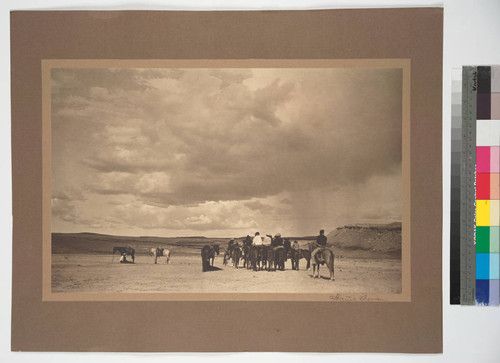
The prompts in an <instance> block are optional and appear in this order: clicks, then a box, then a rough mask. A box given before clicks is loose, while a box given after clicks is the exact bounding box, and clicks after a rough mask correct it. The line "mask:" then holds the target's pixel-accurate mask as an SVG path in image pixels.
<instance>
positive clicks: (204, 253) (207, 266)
mask: <svg viewBox="0 0 500 363" xmlns="http://www.w3.org/2000/svg"><path fill="white" fill-rule="evenodd" d="M216 253H217V255H218V254H219V253H220V252H219V245H217V244H216V245H213V246H210V245H205V246H203V248H202V249H201V266H202V268H201V270H202V271H203V272H206V271H209V270H213V266H214V259H215V254H216Z"/></svg>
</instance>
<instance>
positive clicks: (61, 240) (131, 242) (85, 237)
mask: <svg viewBox="0 0 500 363" xmlns="http://www.w3.org/2000/svg"><path fill="white" fill-rule="evenodd" d="M227 241H229V239H225V238H206V237H149V236H144V237H130V236H113V235H106V234H97V233H87V232H85V233H52V253H55V254H71V253H102V254H108V253H109V254H111V253H112V251H113V247H115V246H130V247H132V248H134V249H135V250H136V254H145V253H147V251H148V250H149V249H150V248H153V247H164V248H168V249H170V251H171V252H172V253H174V252H180V253H187V254H190V253H199V251H200V249H201V248H202V247H203V246H204V245H205V244H207V243H210V242H215V243H220V244H221V245H225V244H227Z"/></svg>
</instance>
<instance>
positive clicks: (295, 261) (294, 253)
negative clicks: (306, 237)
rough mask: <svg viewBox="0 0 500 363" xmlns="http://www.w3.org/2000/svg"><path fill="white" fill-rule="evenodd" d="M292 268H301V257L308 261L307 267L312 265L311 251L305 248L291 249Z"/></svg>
mask: <svg viewBox="0 0 500 363" xmlns="http://www.w3.org/2000/svg"><path fill="white" fill-rule="evenodd" d="M290 251H291V252H290V253H291V260H292V270H297V271H298V270H299V261H300V259H301V258H303V259H305V260H306V262H307V265H306V269H309V267H311V251H309V250H305V249H299V250H296V249H293V248H292V249H291V250H290Z"/></svg>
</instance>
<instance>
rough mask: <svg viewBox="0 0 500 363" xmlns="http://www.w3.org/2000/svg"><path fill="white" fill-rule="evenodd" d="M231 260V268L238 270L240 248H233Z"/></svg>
mask: <svg viewBox="0 0 500 363" xmlns="http://www.w3.org/2000/svg"><path fill="white" fill-rule="evenodd" d="M231 258H232V259H233V266H234V267H236V268H238V265H239V263H240V258H241V248H240V247H239V246H233V248H232V253H231Z"/></svg>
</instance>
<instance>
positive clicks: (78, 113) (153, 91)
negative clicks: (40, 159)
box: [51, 68, 402, 235]
mask: <svg viewBox="0 0 500 363" xmlns="http://www.w3.org/2000/svg"><path fill="white" fill-rule="evenodd" d="M401 117H402V72H401V70H400V69H368V68H352V69H351V68H331V69H314V68H302V69H284V68H283V69H53V70H52V117H51V118H52V188H53V203H54V207H53V228H54V229H57V230H61V231H70V230H71V231H75V230H88V229H89V228H90V226H92V225H94V226H96V225H97V224H98V223H100V224H99V225H102V226H104V225H106V227H102V229H100V230H99V231H101V232H107V233H125V232H126V233H128V234H130V233H140V232H141V231H142V232H145V233H146V232H147V233H149V232H150V233H156V234H162V235H179V233H188V234H189V233H191V232H194V231H203V232H205V234H207V235H210V234H214V233H219V234H221V233H222V234H227V233H231V234H233V233H240V232H241V233H244V234H247V233H246V231H248V233H250V231H249V229H255V228H260V229H263V228H267V229H274V230H276V229H291V230H290V233H312V232H314V231H315V230H316V229H319V227H321V226H323V227H324V228H328V227H329V226H335V225H337V224H339V223H340V222H339V221H341V222H342V223H344V221H345V223H347V222H349V221H352V222H360V221H372V222H386V221H392V220H400V218H401V212H400V209H401V201H400V196H401V155H402V152H401V150H402V149H401V133H402V128H401V124H402V122H401ZM389 185H390V188H391V190H390V192H386V189H388V187H389ZM66 190H73V191H74V192H73V194H74V195H75V196H77V197H75V198H76V199H75V200H71V197H67V198H61V195H66V194H67V193H66V194H64V193H65V192H64V191H66ZM389 194H390V195H393V196H395V197H390V195H389ZM359 195H364V196H365V199H363V200H360V199H359V198H358V197H357V196H359ZM382 198H384V199H382ZM80 215H81V217H78V218H77V217H76V216H80ZM72 221H75V222H74V223H73V222H72ZM85 221H92V222H89V224H88V225H87V226H86V225H85ZM104 222H105V223H107V224H104ZM325 224H326V225H325ZM146 230H148V231H149V232H148V231H146ZM124 231H125V232H124ZM269 232H270V233H271V232H274V231H269ZM198 234H199V233H198Z"/></svg>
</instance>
